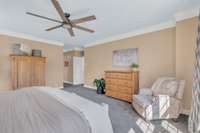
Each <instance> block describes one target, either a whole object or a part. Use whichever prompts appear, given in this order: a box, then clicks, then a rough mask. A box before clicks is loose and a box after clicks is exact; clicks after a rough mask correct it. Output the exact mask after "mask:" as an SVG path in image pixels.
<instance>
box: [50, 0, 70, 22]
mask: <svg viewBox="0 0 200 133" xmlns="http://www.w3.org/2000/svg"><path fill="white" fill-rule="evenodd" d="M51 1H52V3H53V5H54V7H55V8H56V10H57V12H58V14H59V15H60V17H61V19H62V20H63V21H65V22H67V23H70V21H69V19H68V18H66V17H65V13H64V11H63V10H62V8H61V6H60V4H59V3H58V1H57V0H51Z"/></svg>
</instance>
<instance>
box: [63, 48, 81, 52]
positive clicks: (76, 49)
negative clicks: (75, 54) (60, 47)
mask: <svg viewBox="0 0 200 133" xmlns="http://www.w3.org/2000/svg"><path fill="white" fill-rule="evenodd" d="M83 50H84V49H83V48H73V49H66V50H64V52H70V51H83Z"/></svg>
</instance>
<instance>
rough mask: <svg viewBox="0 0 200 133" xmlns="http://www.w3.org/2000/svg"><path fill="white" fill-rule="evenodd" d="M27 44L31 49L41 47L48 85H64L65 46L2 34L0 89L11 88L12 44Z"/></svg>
mask: <svg viewBox="0 0 200 133" xmlns="http://www.w3.org/2000/svg"><path fill="white" fill-rule="evenodd" d="M16 43H23V44H26V45H27V46H28V47H30V48H31V49H41V50H42V53H43V56H45V57H47V60H46V85H48V86H54V87H61V86H63V47H61V46H55V45H49V44H46V43H41V42H35V41H30V40H25V39H20V38H15V37H9V36H3V35H0V90H9V89H11V71H10V70H11V68H10V57H9V55H10V54H11V53H12V45H13V44H16Z"/></svg>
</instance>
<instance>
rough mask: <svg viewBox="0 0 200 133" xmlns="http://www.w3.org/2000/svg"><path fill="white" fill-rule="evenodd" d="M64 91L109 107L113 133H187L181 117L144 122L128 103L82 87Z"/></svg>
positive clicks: (69, 87) (65, 88) (183, 117)
mask: <svg viewBox="0 0 200 133" xmlns="http://www.w3.org/2000/svg"><path fill="white" fill-rule="evenodd" d="M64 86H65V87H64V89H63V90H65V91H69V92H74V93H76V94H77V95H80V96H82V97H84V98H87V99H89V100H92V101H94V102H96V103H99V104H101V103H106V104H108V105H109V115H110V119H111V122H112V126H113V130H114V133H188V131H187V125H188V123H187V122H188V117H187V116H185V115H181V116H180V117H179V119H178V122H174V121H172V120H157V121H151V122H146V121H144V120H143V119H142V118H141V117H140V116H139V115H138V114H137V113H136V112H135V111H134V110H133V108H132V107H131V105H130V104H129V103H126V102H123V101H120V100H116V99H113V98H110V97H107V96H105V95H97V94H96V91H94V90H91V89H87V88H84V87H82V86H72V85H69V84H65V85H64Z"/></svg>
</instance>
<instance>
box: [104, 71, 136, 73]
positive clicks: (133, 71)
mask: <svg viewBox="0 0 200 133" xmlns="http://www.w3.org/2000/svg"><path fill="white" fill-rule="evenodd" d="M105 72H106V73H137V72H135V71H131V70H108V71H105Z"/></svg>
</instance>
